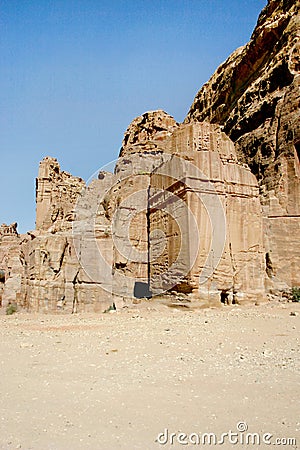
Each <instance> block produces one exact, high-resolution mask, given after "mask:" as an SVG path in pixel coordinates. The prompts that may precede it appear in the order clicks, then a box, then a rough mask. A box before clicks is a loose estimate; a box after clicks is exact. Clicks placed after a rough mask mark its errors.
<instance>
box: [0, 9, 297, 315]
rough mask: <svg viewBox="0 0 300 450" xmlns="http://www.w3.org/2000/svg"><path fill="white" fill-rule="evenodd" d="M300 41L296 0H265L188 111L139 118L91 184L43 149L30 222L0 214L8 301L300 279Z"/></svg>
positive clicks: (0, 276) (39, 302)
mask: <svg viewBox="0 0 300 450" xmlns="http://www.w3.org/2000/svg"><path fill="white" fill-rule="evenodd" d="M299 47H300V46H299V2H295V1H289V0H269V2H268V5H267V6H266V8H265V9H264V10H263V11H262V13H261V14H260V16H259V19H258V23H257V26H256V28H255V30H254V32H253V34H252V37H251V40H250V42H249V43H248V44H247V45H246V46H245V47H242V48H239V49H238V50H236V51H235V52H234V53H233V54H232V55H231V56H230V57H229V58H228V60H227V61H226V62H225V63H223V64H222V65H221V66H220V67H219V68H218V69H217V71H216V73H215V74H214V75H213V76H212V78H211V79H210V80H209V81H208V82H207V83H206V84H205V85H204V86H203V88H202V89H201V90H200V91H199V93H198V94H197V96H196V98H195V100H194V102H193V105H192V106H191V109H190V111H189V113H188V115H187V118H186V119H185V121H184V123H182V124H178V123H177V122H176V121H175V120H174V119H173V118H172V117H171V116H170V115H168V114H167V113H165V112H164V111H161V110H158V111H150V112H147V113H145V114H143V115H142V116H139V117H137V118H136V119H134V120H133V122H132V123H131V124H130V125H129V127H128V129H127V130H126V132H125V136H124V139H123V143H122V148H121V151H120V155H119V159H118V161H117V164H116V167H115V171H114V173H108V172H100V173H99V174H98V177H97V178H95V179H93V180H92V181H91V182H90V183H89V184H88V185H86V184H85V182H84V181H83V180H82V179H81V178H78V177H74V176H72V175H70V174H68V173H66V172H63V171H61V169H60V166H59V163H58V162H57V160H56V159H54V158H50V157H47V158H45V159H44V160H43V161H42V162H41V163H40V168H39V173H38V177H37V182H36V230H34V231H31V232H29V233H27V234H26V235H19V234H18V232H17V225H16V224H11V225H10V226H7V225H2V226H1V227H0V301H1V303H2V305H3V306H5V305H7V304H8V303H9V302H11V303H12V302H13V303H17V305H18V306H20V307H24V308H27V309H28V310H30V311H45V312H46V311H64V312H77V311H103V310H105V309H107V308H108V307H109V306H110V305H111V304H112V303H115V305H117V307H120V306H122V305H124V303H126V302H132V301H133V299H137V298H141V297H146V298H152V301H155V298H163V299H166V298H169V300H168V301H171V302H173V300H174V299H178V298H181V299H182V298H184V299H185V300H187V301H188V302H195V303H196V304H197V305H198V306H210V305H214V306H216V305H221V304H222V303H231V302H233V303H234V302H235V303H244V302H259V301H263V300H264V299H265V298H266V293H267V292H270V291H273V292H274V291H276V290H277V291H278V289H280V290H287V289H289V288H290V287H292V286H295V285H298V286H299V285H300V275H299V273H298V267H299V262H300V250H299V245H298V236H299V221H300V204H299V198H300V197H299V194H300V192H299V191H300V165H299V157H300V128H299V77H300V75H299V68H300V63H299Z"/></svg>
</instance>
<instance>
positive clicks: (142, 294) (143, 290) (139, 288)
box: [133, 281, 152, 298]
mask: <svg viewBox="0 0 300 450" xmlns="http://www.w3.org/2000/svg"><path fill="white" fill-rule="evenodd" d="M133 295H134V296H135V298H151V297H152V293H151V291H150V289H149V284H148V283H142V282H141V281H136V282H135V284H134V291H133Z"/></svg>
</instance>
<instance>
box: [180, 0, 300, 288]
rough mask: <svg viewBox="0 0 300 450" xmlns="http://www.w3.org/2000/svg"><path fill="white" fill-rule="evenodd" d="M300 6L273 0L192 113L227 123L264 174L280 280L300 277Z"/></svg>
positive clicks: (271, 252)
mask: <svg viewBox="0 0 300 450" xmlns="http://www.w3.org/2000/svg"><path fill="white" fill-rule="evenodd" d="M299 6H300V3H299V1H295V0H269V2H268V5H267V6H266V7H265V8H264V9H263V11H262V12H261V14H260V16H259V18H258V22H257V26H256V28H255V30H254V32H253V34H252V36H251V39H250V42H249V43H248V44H247V45H246V46H245V47H241V48H239V49H237V50H236V51H235V52H234V53H233V54H232V55H231V56H230V57H229V58H228V59H227V61H225V62H224V63H223V64H222V65H221V66H220V67H219V68H218V69H217V71H216V72H215V73H214V75H213V76H212V77H211V79H210V80H209V81H208V82H207V83H206V84H205V85H204V86H203V87H202V89H200V91H199V92H198V94H197V95H196V98H195V100H194V102H193V104H192V106H191V109H190V111H189V113H188V115H187V117H186V119H185V123H190V122H195V121H196V122H201V121H203V120H209V121H210V122H212V123H217V124H219V125H221V126H222V128H223V130H224V132H225V133H226V134H227V135H228V136H229V137H230V138H231V139H232V140H233V142H234V144H235V148H236V151H237V155H238V159H239V160H240V161H242V162H245V163H247V164H248V165H249V167H250V169H251V171H252V173H254V175H255V176H256V177H257V179H258V181H259V186H260V193H261V197H260V198H261V203H262V205H263V206H264V217H265V246H266V253H267V254H268V256H267V258H268V263H269V267H270V268H271V269H270V271H269V275H270V282H271V284H273V283H274V282H275V284H276V285H277V286H283V284H282V282H283V283H285V284H287V285H299V284H300V275H299V271H298V267H299V258H300V251H299V245H298V235H299V217H300V204H299V201H300V200H299V199H300V176H299V175H300V172H299V170H300V169H299V158H300V120H299V104H300V85H299V82H300V39H299V38H300V15H299Z"/></svg>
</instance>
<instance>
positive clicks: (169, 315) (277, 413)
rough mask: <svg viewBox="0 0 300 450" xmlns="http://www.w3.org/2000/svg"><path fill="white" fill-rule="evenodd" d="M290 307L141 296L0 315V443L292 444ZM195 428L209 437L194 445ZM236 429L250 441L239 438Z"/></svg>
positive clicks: (70, 446) (295, 352) (293, 334)
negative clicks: (87, 309) (98, 310)
mask: <svg viewBox="0 0 300 450" xmlns="http://www.w3.org/2000/svg"><path fill="white" fill-rule="evenodd" d="M299 312H300V304H299V303H298V304H297V303H275V302H274V303H268V304H264V305H260V306H251V307H250V306H243V307H241V306H230V307H229V306H224V307H222V308H219V309H206V310H193V311H190V310H179V309H174V308H168V307H165V306H153V303H151V304H149V302H148V303H147V304H146V305H145V304H143V305H136V307H135V308H127V309H125V310H124V311H122V312H116V313H112V314H94V315H92V314H78V315H72V316H71V315H35V314H26V313H17V314H14V315H12V316H5V315H4V314H2V315H0V322H1V326H0V332H1V339H0V348H1V364H0V370H1V373H0V383H1V406H0V410H1V415H0V421H1V422H0V423H1V430H0V431H1V432H0V448H1V449H9V450H10V449H16V448H22V449H26V450H29V449H38V450H46V449H55V450H77V449H82V450H85V449H93V450H98V449H104V450H114V449H128V450H133V449H141V450H152V449H159V448H165V449H181V448H212V447H214V448H220V449H221V448H223V449H226V450H227V449H231V448H235V449H243V448H251V449H263V448H276V447H278V448H300V433H299V429H300V414H299V397H300V396H299V391H300V389H299V321H300V314H299ZM237 427H238V429H239V430H240V431H237ZM245 428H247V431H244V432H243V429H245ZM166 430H167V431H166ZM230 430H232V432H234V433H235V432H236V433H237V436H235V435H231V437H230V439H231V441H229V440H228V439H229V437H227V436H225V437H224V439H223V440H225V442H224V444H223V443H222V438H221V434H222V433H226V432H229V431H230ZM180 432H183V433H185V434H186V435H187V436H186V437H185V436H184V435H179V433H180ZM205 432H209V433H214V434H215V435H216V438H217V439H218V441H217V444H216V445H209V443H208V441H205V442H206V443H205V445H200V444H199V442H200V443H201V442H202V441H198V440H197V439H202V438H203V433H205ZM160 433H164V434H163V435H161V436H160V437H159V441H160V442H161V443H159V442H158V441H157V438H158V435H159V434H160ZM167 433H168V435H167ZM171 433H176V436H173V437H170V434H171ZM191 433H197V436H198V437H197V436H195V434H191ZM247 433H258V434H259V438H258V437H256V438H255V439H260V444H258V442H259V441H257V440H256V441H254V442H255V444H254V445H252V444H251V442H252V441H251V440H250V444H249V445H246V444H245V443H243V442H244V441H243V436H244V440H245V436H246V434H247ZM264 433H270V434H272V437H266V438H265V439H266V442H265V443H263V441H262V437H263V434H264ZM282 438H283V440H282V441H280V442H281V445H277V444H278V442H276V439H282ZM288 438H295V439H296V440H297V443H296V444H295V443H291V442H290V443H288V441H287V440H284V439H288ZM207 439H208V438H207ZM211 439H213V438H211ZM226 439H227V440H226ZM236 439H238V443H235V442H237V441H236ZM247 439H248V438H247ZM249 439H250V438H249ZM166 440H167V443H166V444H164V442H165V441H166ZM178 440H179V441H178ZM180 440H181V441H182V442H186V443H187V444H186V445H184V444H183V443H180ZM172 442H173V443H172ZM211 442H213V441H211ZM230 442H232V443H230ZM268 442H269V443H270V444H271V445H268ZM284 443H285V444H286V445H284ZM198 444H199V445H198Z"/></svg>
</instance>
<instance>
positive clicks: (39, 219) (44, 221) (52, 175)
mask: <svg viewBox="0 0 300 450" xmlns="http://www.w3.org/2000/svg"><path fill="white" fill-rule="evenodd" d="M84 188H85V182H84V181H83V180H82V179H81V178H79V177H74V176H72V175H70V174H69V173H67V172H63V171H61V170H60V166H59V163H58V162H57V160H56V159H55V158H50V157H46V158H44V159H43V160H42V161H41V162H40V167H39V173H38V177H37V179H36V229H37V230H43V231H50V232H52V233H55V232H58V231H62V230H70V229H71V228H72V221H73V220H74V217H73V214H74V207H75V204H76V201H77V198H78V194H79V193H80V192H81V191H82V190H83V189H84Z"/></svg>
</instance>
